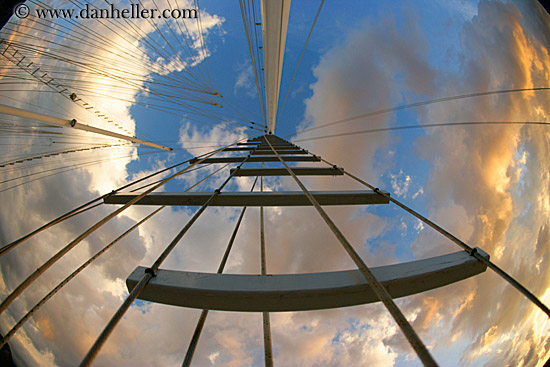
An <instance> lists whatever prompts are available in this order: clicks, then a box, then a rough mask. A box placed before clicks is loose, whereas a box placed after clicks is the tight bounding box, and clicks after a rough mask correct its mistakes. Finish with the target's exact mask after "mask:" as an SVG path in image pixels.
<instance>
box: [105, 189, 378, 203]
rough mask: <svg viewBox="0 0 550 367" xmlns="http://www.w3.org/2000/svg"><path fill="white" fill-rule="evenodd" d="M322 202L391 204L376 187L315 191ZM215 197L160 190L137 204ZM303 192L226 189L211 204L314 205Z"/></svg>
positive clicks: (123, 198) (122, 196) (125, 196)
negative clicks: (376, 191) (370, 188)
mask: <svg viewBox="0 0 550 367" xmlns="http://www.w3.org/2000/svg"><path fill="white" fill-rule="evenodd" d="M311 194H312V195H313V197H314V198H315V199H317V201H318V202H319V204H321V205H371V204H387V203H389V199H388V198H387V197H384V196H383V195H379V194H377V193H375V192H374V191H372V190H358V191H312V192H311ZM138 195H139V193H130V192H128V193H125V192H121V193H117V194H114V195H110V196H107V197H106V198H105V199H104V202H105V204H126V203H127V202H129V201H130V200H132V199H134V198H135V197H137V196H138ZM211 196H212V193H211V192H156V193H151V194H149V195H147V196H145V197H143V198H142V199H141V200H139V201H138V202H137V203H135V204H134V205H184V206H201V205H203V204H204V203H205V202H206V200H208V199H209V198H210V197H211ZM310 205H311V202H310V201H309V200H308V199H307V197H306V196H305V194H304V193H303V192H302V191H264V192H248V191H247V192H222V193H220V194H219V195H218V196H217V197H216V198H215V199H214V200H213V201H212V202H211V203H210V206H310Z"/></svg>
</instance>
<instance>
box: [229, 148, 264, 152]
mask: <svg viewBox="0 0 550 367" xmlns="http://www.w3.org/2000/svg"><path fill="white" fill-rule="evenodd" d="M254 149H256V147H229V148H225V149H224V150H223V151H224V152H238V151H246V150H254Z"/></svg>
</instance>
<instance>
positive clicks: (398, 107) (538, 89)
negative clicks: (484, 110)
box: [286, 87, 550, 137]
mask: <svg viewBox="0 0 550 367" xmlns="http://www.w3.org/2000/svg"><path fill="white" fill-rule="evenodd" d="M548 90H550V87H535V88H519V89H501V90H493V91H486V92H476V93H468V94H460V95H456V96H451V97H443V98H437V99H431V100H427V101H421V102H416V103H410V104H406V105H403V106H396V107H390V108H386V109H383V110H377V111H372V112H367V113H364V114H361V115H356V116H351V117H347V118H345V119H342V120H337V121H332V122H327V123H323V124H321V125H318V126H313V127H310V128H307V129H305V130H302V131H301V132H300V133H305V132H308V131H313V130H317V129H321V128H325V127H328V126H333V125H337V124H341V123H344V122H349V121H353V120H358V119H361V118H365V117H371V116H376V115H382V114H385V113H389V112H395V111H399V110H405V109H408V108H414V107H420V106H425V105H429V104H434V103H440V102H448V101H454V100H458V99H465V98H473V97H481V96H490V95H495V94H507V93H518V92H534V91H548ZM288 136H290V135H288ZM288 136H286V137H288Z"/></svg>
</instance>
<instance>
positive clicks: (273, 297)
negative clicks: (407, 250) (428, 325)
mask: <svg viewBox="0 0 550 367" xmlns="http://www.w3.org/2000/svg"><path fill="white" fill-rule="evenodd" d="M477 250H478V251H479V252H480V254H481V255H482V256H484V257H485V258H486V259H489V255H487V254H486V253H485V252H483V251H482V250H480V249H477ZM486 268H487V266H486V265H485V264H483V263H482V262H480V261H478V260H477V259H476V258H474V257H473V256H470V255H469V254H468V253H467V252H465V251H460V252H455V253H452V254H447V255H442V256H437V257H432V258H428V259H423V260H417V261H411V262H407V263H401V264H395V265H386V266H380V267H374V268H372V269H371V270H372V272H373V273H374V275H375V276H376V278H377V279H378V280H380V282H381V283H382V285H384V287H385V288H386V289H387V291H388V293H389V294H390V296H391V297H392V298H398V297H404V296H408V295H411V294H416V293H420V292H425V291H427V290H430V289H434V288H438V287H442V286H445V285H448V284H451V283H454V282H457V281H460V280H462V279H466V278H469V277H471V276H474V275H477V274H480V273H482V272H484V271H485V270H486ZM145 271H146V268H144V267H138V268H136V269H135V270H134V271H133V272H132V274H130V276H129V277H128V279H126V285H127V287H128V290H130V291H131V290H132V289H133V288H134V287H135V286H136V284H137V283H138V282H139V280H140V279H141V278H142V276H143V274H144V272H145ZM139 298H140V299H143V300H146V301H151V302H158V303H163V304H167V305H173V306H183V307H191V308H199V309H211V310H221V311H241V312H260V311H265V312H279V311H306V310H320V309H327V308H337V307H347V306H354V305H361V304H366V303H373V302H378V301H379V299H378V297H377V296H376V293H375V292H374V290H373V289H372V287H370V286H369V284H368V283H367V282H366V281H365V279H364V277H363V276H362V275H361V272H360V271H359V270H345V271H335V272H327V273H308V274H274V275H243V274H208V273H195V272H187V271H176V270H163V269H160V270H158V272H157V274H156V276H155V277H154V278H153V279H151V281H150V282H149V284H147V286H145V288H144V289H143V292H141V293H140V296H139Z"/></svg>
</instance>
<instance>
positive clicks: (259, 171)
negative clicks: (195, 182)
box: [230, 167, 344, 176]
mask: <svg viewBox="0 0 550 367" xmlns="http://www.w3.org/2000/svg"><path fill="white" fill-rule="evenodd" d="M291 169H292V172H294V173H295V174H296V175H298V176H341V175H343V174H344V172H342V171H341V170H340V169H338V168H333V167H328V168H324V167H319V168H317V167H300V168H296V167H295V168H291ZM235 170H236V168H231V170H230V171H231V173H233V171H235ZM289 175H290V174H289V173H288V171H287V170H286V168H241V169H239V170H238V171H237V172H236V173H235V176H289Z"/></svg>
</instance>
